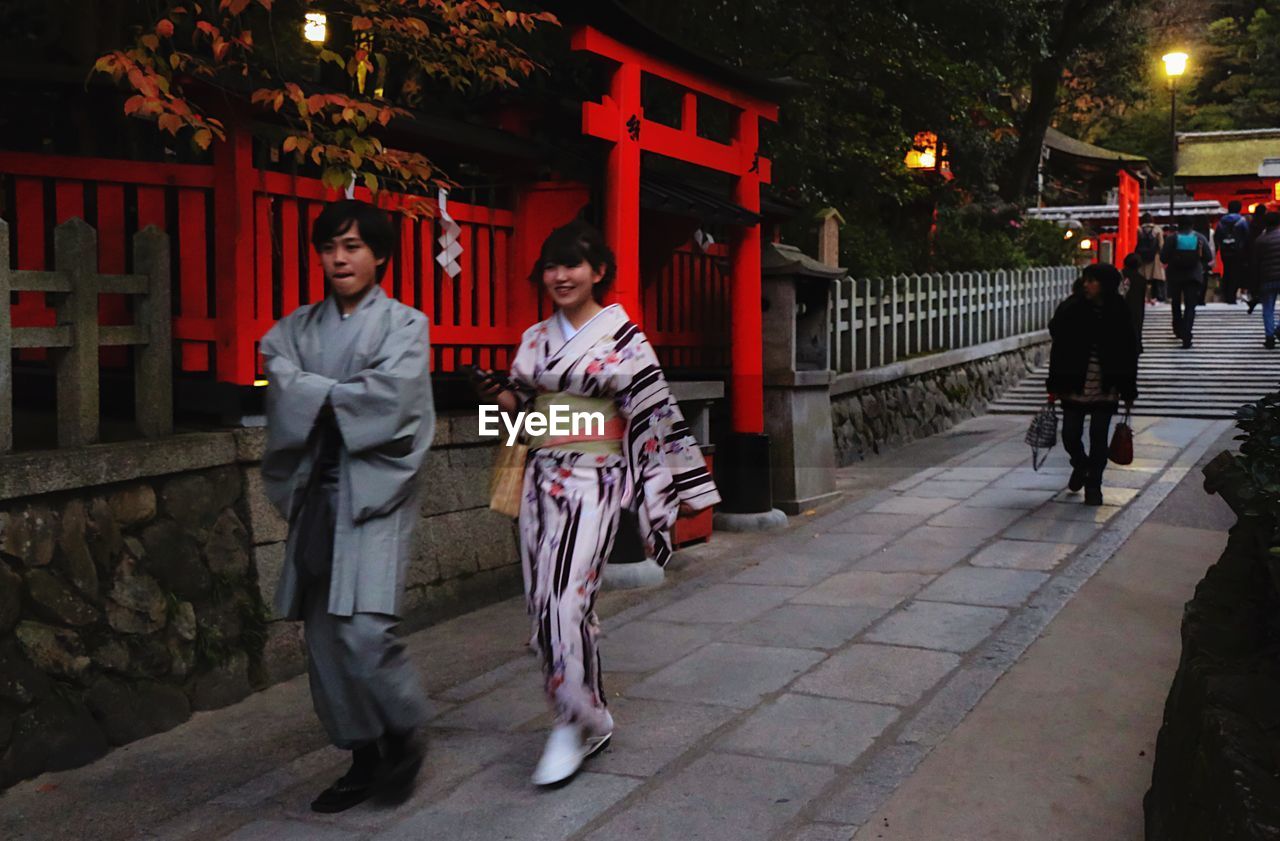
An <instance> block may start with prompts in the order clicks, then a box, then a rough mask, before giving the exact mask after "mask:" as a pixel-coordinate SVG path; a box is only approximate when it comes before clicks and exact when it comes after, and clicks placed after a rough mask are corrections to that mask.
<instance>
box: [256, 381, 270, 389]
mask: <svg viewBox="0 0 1280 841" xmlns="http://www.w3.org/2000/svg"><path fill="white" fill-rule="evenodd" d="M268 384H269V383H268V382H267V381H266V380H254V381H253V385H254V388H266V387H267V385H268Z"/></svg>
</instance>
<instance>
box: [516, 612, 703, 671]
mask: <svg viewBox="0 0 1280 841" xmlns="http://www.w3.org/2000/svg"><path fill="white" fill-rule="evenodd" d="M718 632H719V631H718V629H717V628H715V627H713V626H710V625H678V624H675V623H673V622H655V621H651V620H648V619H641V620H639V621H637V622H628V623H627V624H625V625H623V626H622V627H621V628H617V629H611V628H609V627H608V625H605V627H604V632H603V635H602V639H601V641H600V656H601V657H602V658H608V663H609V671H611V672H651V671H653V670H655V669H660V668H662V667H663V666H669V665H670V664H672V663H674V662H675V661H677V660H679V659H680V658H681V657H684V656H685V655H686V654H688V653H689V652H691V651H693V650H694V649H696V648H699V647H701V646H703V645H706V644H707V643H708V642H711V640H713V639H715V637H716V634H717V633H718ZM529 659H530V660H531V661H533V662H534V665H535V667H536V665H537V658H536V657H532V656H531V657H529Z"/></svg>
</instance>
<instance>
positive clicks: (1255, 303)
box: [1249, 301, 1258, 315]
mask: <svg viewBox="0 0 1280 841" xmlns="http://www.w3.org/2000/svg"><path fill="white" fill-rule="evenodd" d="M1257 305H1258V302H1257V301H1250V302H1249V315H1253V308H1254V307H1256V306H1257Z"/></svg>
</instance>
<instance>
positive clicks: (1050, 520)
mask: <svg viewBox="0 0 1280 841" xmlns="http://www.w3.org/2000/svg"><path fill="white" fill-rule="evenodd" d="M1024 424H1025V420H1024V419H1021V418H1016V417H1015V418H999V417H991V416H989V417H983V418H978V419H975V420H972V421H969V422H967V423H965V424H961V425H960V426H958V427H956V428H955V429H953V430H952V431H951V432H949V433H947V434H945V435H943V436H937V437H936V438H935V439H930V440H929V441H925V442H918V443H917V444H914V445H910V446H909V447H908V448H907V451H906V453H907V455H904V456H900V457H899V458H898V459H897V461H896V462H895V465H896V467H895V469H894V471H893V473H892V475H893V476H894V478H895V481H893V482H892V484H889V483H887V482H886V483H884V484H885V485H887V486H886V487H880V488H877V487H874V486H869V485H868V484H866V482H867V481H868V479H867V477H868V476H869V475H870V474H873V473H874V472H875V471H874V469H871V468H866V467H859V466H855V467H852V468H849V469H847V470H846V471H844V482H845V485H846V487H847V488H848V489H849V490H850V495H849V496H850V499H851V500H852V501H849V500H846V501H845V502H844V503H838V504H836V505H835V506H834V507H831V508H828V509H825V510H823V511H820V512H815V513H814V514H813V515H812V516H807V517H802V518H796V522H797V524H796V525H794V526H793V527H792V528H791V529H790V530H789V531H787V532H784V533H781V534H778V535H772V536H759V535H756V536H739V535H725V536H721V535H717V536H716V540H715V542H714V543H713V544H711V546H710V547H707V549H705V550H702V551H703V553H704V554H705V555H706V560H705V561H699V560H694V561H691V562H688V565H687V566H686V568H685V569H684V570H682V571H678V572H676V573H675V574H674V575H673V576H672V579H673V580H672V581H671V582H669V583H668V585H666V586H664V587H663V588H661V589H658V590H655V591H651V592H648V593H642V594H636V593H631V594H626V595H623V594H610V598H608V599H606V600H605V601H604V606H605V608H606V610H605V611H604V613H605V615H604V617H603V623H604V626H605V630H606V637H605V640H604V643H603V658H604V663H605V669H606V679H605V683H606V688H607V689H608V691H609V694H610V703H611V707H612V709H613V712H614V716H615V719H616V720H617V723H618V730H617V733H616V736H615V739H614V742H613V745H612V747H611V748H610V749H609V750H608V751H606V752H605V753H604V754H602V755H601V756H600V757H598V758H596V759H594V760H592V761H591V763H590V764H589V765H588V767H587V769H586V770H585V771H584V772H583V773H581V774H580V775H579V776H578V778H577V779H576V780H574V781H573V782H572V783H571V784H570V785H569V786H567V787H565V788H562V789H558V790H554V791H538V790H535V789H534V788H533V787H532V786H531V785H530V784H529V782H528V777H529V774H530V773H531V771H532V767H533V764H534V763H535V761H536V759H537V756H538V753H539V750H540V748H541V744H542V741H543V738H544V735H545V731H546V728H547V726H548V715H547V713H546V711H545V708H544V704H543V701H542V699H541V695H540V680H539V677H538V675H537V668H536V663H535V660H534V658H533V657H532V656H530V655H529V654H527V653H525V652H524V651H523V650H522V649H521V645H520V641H521V638H522V634H523V632H524V630H525V624H524V621H523V617H522V615H521V614H522V612H521V609H520V604H519V602H518V601H510V602H506V603H504V604H502V605H499V606H496V607H494V608H490V609H486V610H485V611H480V612H478V613H476V614H472V615H470V616H467V617H462V618H460V619H458V620H453V621H452V622H447V623H443V624H442V625H440V626H437V627H435V628H430V629H427V630H425V631H422V632H420V633H418V634H415V635H413V636H412V637H411V638H410V647H411V650H412V652H413V654H414V656H415V658H416V659H418V660H419V661H420V662H421V663H422V665H423V670H424V673H425V674H426V677H427V683H428V685H429V686H430V687H431V690H432V702H433V705H434V709H435V718H434V720H433V722H432V738H433V743H432V750H431V754H430V760H429V770H428V771H427V772H426V773H425V775H424V779H423V781H422V785H421V786H420V788H419V790H418V792H417V793H416V795H415V797H414V798H413V799H412V800H411V801H410V802H408V803H406V804H404V805H403V806H401V807H399V808H396V809H380V808H376V807H372V806H362V807H358V808H356V809H353V810H351V811H349V812H347V813H344V814H341V815H337V816H331V817H326V816H319V815H313V814H311V813H310V812H309V811H307V803H308V802H309V799H310V797H311V796H312V795H314V793H315V791H316V790H318V789H319V788H322V787H323V786H324V785H325V784H327V783H328V782H329V781H330V780H331V779H332V778H333V777H334V776H336V774H337V773H339V772H340V771H341V770H342V767H343V764H344V757H345V755H344V754H342V753H340V752H338V751H336V750H333V749H331V748H328V747H322V746H321V745H322V741H323V740H322V737H320V735H319V732H318V726H317V725H315V724H314V721H313V717H312V715H311V712H310V710H309V705H308V702H307V697H306V686H305V678H300V679H297V680H294V681H291V682H289V683H287V684H283V685H281V686H278V687H274V688H272V689H271V690H268V691H266V692H263V693H260V694H259V695H257V696H254V698H251V699H250V700H249V701H246V702H245V703H244V704H241V705H238V706H237V707H233V708H229V709H226V710H221V711H218V712H214V713H207V714H202V715H200V716H197V717H196V718H195V719H193V721H192V722H190V723H189V724H187V725H184V726H183V727H181V728H178V729H177V730H175V731H171V732H170V733H166V734H161V735H159V736H156V737H152V738H151V739H147V740H144V741H143V742H139V743H135V744H134V745H131V746H128V747H126V748H124V749H122V750H120V751H117V752H115V753H113V754H112V755H110V756H108V757H107V758H106V759H104V760H102V761H101V762H99V763H97V764H96V765H94V766H89V767H88V768H85V769H78V770H76V771H70V772H64V773H61V774H51V775H45V776H43V777H41V778H39V779H37V780H34V781H29V782H27V783H24V784H22V785H20V786H18V787H16V788H15V789H14V790H12V791H11V792H10V793H9V794H7V795H5V796H4V797H3V798H0V837H5V838H14V839H26V838H43V837H82V834H83V832H85V831H87V830H86V829H85V827H86V826H87V827H96V830H97V831H96V832H95V833H94V835H95V837H98V838H138V839H157V838H166V839H169V838H172V839H187V838H191V839H194V838H201V839H206V838H232V839H239V841H250V840H251V839H269V841H290V840H291V839H322V841H323V839H330V838H334V839H336V838H359V839H418V838H437V837H438V838H449V839H476V841H491V839H505V838H510V839H530V841H538V840H539V839H548V841H550V839H569V838H572V839H592V841H597V839H600V840H603V839H619V838H625V839H655V841H657V840H661V841H665V840H666V839H673V838H699V839H727V840H731V841H749V839H804V840H805V841H823V840H824V839H836V838H844V839H847V838H849V837H851V836H852V834H853V833H854V832H855V831H856V829H857V828H858V827H859V826H860V825H861V824H862V823H864V822H865V821H866V820H867V819H868V817H869V816H871V815H872V814H874V813H875V812H876V810H877V809H878V808H879V807H880V806H881V805H882V804H883V803H884V802H885V801H886V800H887V799H888V798H889V796H890V795H891V794H892V792H893V791H894V789H895V788H897V786H898V785H899V784H900V783H901V782H902V781H903V780H905V779H906V778H907V777H908V776H909V775H910V773H911V771H912V770H913V769H914V768H915V767H916V766H917V764H918V763H919V762H920V761H921V760H922V758H923V757H925V756H926V755H927V754H928V753H929V752H930V751H931V750H932V749H933V747H934V746H936V745H937V744H939V743H940V742H941V741H942V740H943V739H944V738H946V736H947V734H948V733H950V732H951V731H952V730H953V729H954V728H955V727H956V726H957V725H958V724H959V723H960V722H961V721H962V720H963V719H964V718H965V716H966V715H967V714H968V713H969V711H970V710H972V709H973V707H974V706H975V705H976V704H977V703H978V701H979V700H980V699H981V698H982V696H983V694H984V693H985V692H986V691H987V690H988V689H989V688H990V687H991V686H992V685H993V684H994V683H995V681H996V680H997V679H999V678H1000V676H1001V675H1002V674H1003V673H1004V672H1005V671H1006V670H1007V669H1008V668H1009V667H1010V666H1011V665H1012V664H1013V663H1015V662H1016V661H1017V660H1018V658H1019V657H1020V656H1021V654H1022V653H1023V652H1024V651H1025V650H1026V648H1027V647H1028V646H1029V645H1030V644H1031V643H1032V642H1034V641H1035V640H1036V639H1037V638H1038V637H1039V636H1040V634H1041V633H1042V632H1043V631H1044V630H1045V628H1046V627H1047V626H1048V624H1049V623H1050V622H1051V621H1052V619H1053V617H1054V616H1055V615H1056V614H1057V612H1058V611H1059V610H1060V609H1061V608H1062V607H1063V605H1065V604H1066V603H1067V602H1068V601H1069V600H1070V599H1071V597H1072V596H1073V595H1074V594H1075V593H1076V591H1077V590H1078V589H1079V588H1080V587H1081V586H1082V585H1083V583H1084V582H1085V581H1086V580H1087V579H1088V578H1089V577H1090V576H1091V575H1092V574H1093V573H1094V572H1096V571H1097V570H1098V569H1099V568H1100V567H1101V566H1102V565H1103V564H1104V563H1105V562H1106V561H1107V559H1108V558H1109V557H1110V556H1111V554H1112V553H1113V552H1114V551H1115V550H1116V549H1117V548H1118V547H1119V546H1120V545H1121V544H1122V543H1123V542H1124V541H1125V540H1126V539H1127V537H1128V536H1129V535H1130V534H1131V533H1132V532H1133V531H1134V529H1136V528H1137V527H1138V526H1139V525H1140V524H1141V523H1142V521H1143V519H1144V518H1145V517H1146V516H1147V515H1148V514H1149V513H1150V512H1151V511H1152V510H1153V509H1154V508H1155V507H1156V505H1158V504H1159V502H1160V501H1161V500H1162V499H1164V497H1165V496H1166V495H1167V494H1168V493H1169V491H1170V490H1171V489H1172V488H1173V487H1174V486H1176V485H1177V484H1178V482H1179V481H1181V480H1182V479H1183V478H1184V477H1185V476H1186V473H1187V468H1188V467H1189V466H1190V465H1191V464H1194V463H1195V461H1196V459H1198V458H1199V457H1200V455H1201V454H1202V453H1203V452H1204V450H1205V449H1206V448H1207V447H1208V446H1209V445H1210V444H1211V443H1212V442H1214V441H1215V440H1217V439H1218V438H1219V436H1220V435H1221V434H1222V433H1223V431H1224V430H1226V429H1227V428H1228V425H1227V424H1226V423H1225V422H1222V421H1216V422H1215V421H1206V420H1193V419H1155V418H1141V419H1137V420H1136V423H1135V426H1136V428H1137V430H1136V431H1137V436H1136V447H1137V452H1138V456H1139V457H1138V458H1137V459H1136V460H1135V462H1134V464H1133V465H1131V466H1129V467H1127V468H1116V467H1114V466H1112V468H1111V469H1109V470H1108V472H1107V484H1108V486H1107V487H1106V488H1105V497H1106V502H1107V504H1106V505H1104V506H1102V507H1100V508H1086V507H1084V506H1083V505H1081V504H1080V499H1079V495H1068V494H1066V493H1065V492H1062V491H1061V490H1060V489H1061V488H1062V486H1063V485H1064V484H1065V482H1066V474H1067V472H1068V471H1067V468H1066V464H1065V458H1064V456H1063V454H1062V452H1061V449H1060V448H1058V449H1056V450H1055V451H1054V452H1053V455H1052V457H1051V458H1050V460H1049V463H1048V465H1047V466H1046V467H1045V468H1043V469H1042V470H1041V471H1040V472H1034V471H1032V470H1031V468H1030V466H1029V451H1028V449H1027V448H1026V447H1025V445H1023V443H1022V440H1021V439H1022V434H1023V432H1024ZM913 459H914V461H913ZM913 464H914V466H908V465H913ZM880 475H882V476H883V475H884V474H883V473H881V474H880ZM693 554H695V555H697V554H698V553H696V552H695V553H693ZM284 734H288V737H287V738H286V736H285V735H284ZM250 769H252V770H250ZM131 802H132V803H134V804H135V808H132V809H131V808H129V807H130V804H131ZM161 802H163V804H164V805H163V808H161V807H160V806H159V805H158V804H159V803H161ZM148 805H149V806H150V808H147V806H148ZM55 827H56V828H58V831H60V832H70V835H69V836H68V835H62V834H49V833H50V832H54V831H55V830H54V828H55ZM73 827H76V828H78V829H73Z"/></svg>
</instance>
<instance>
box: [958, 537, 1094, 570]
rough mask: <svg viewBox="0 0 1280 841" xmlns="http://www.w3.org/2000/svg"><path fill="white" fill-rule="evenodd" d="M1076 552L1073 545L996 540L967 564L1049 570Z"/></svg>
mask: <svg viewBox="0 0 1280 841" xmlns="http://www.w3.org/2000/svg"><path fill="white" fill-rule="evenodd" d="M1075 550H1076V544H1074V543H1045V542H1041V541H1036V540H997V541H996V542H995V543H992V544H991V545H989V546H984V547H983V548H982V549H981V550H980V551H979V552H978V553H977V554H976V555H974V556H973V557H972V558H970V559H969V563H970V564H972V565H973V566H977V567H1001V568H1004V569H1034V570H1042V571H1044V570H1051V569H1053V568H1054V567H1056V566H1058V564H1059V563H1061V562H1062V559H1063V558H1065V557H1067V556H1068V555H1070V554H1071V553H1072V552H1074V551H1075Z"/></svg>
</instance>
